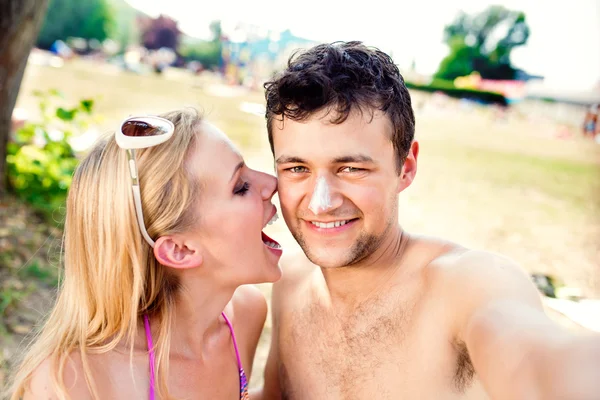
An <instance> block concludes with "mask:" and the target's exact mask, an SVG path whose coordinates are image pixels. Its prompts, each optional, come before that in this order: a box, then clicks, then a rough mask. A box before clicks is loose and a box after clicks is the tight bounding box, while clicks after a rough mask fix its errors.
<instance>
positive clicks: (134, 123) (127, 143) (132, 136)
mask: <svg viewBox="0 0 600 400" xmlns="http://www.w3.org/2000/svg"><path fill="white" fill-rule="evenodd" d="M173 132H175V126H174V125H173V123H172V122H171V121H169V120H167V119H164V118H161V117H156V116H150V115H145V116H135V117H129V118H127V119H126V120H125V121H123V122H122V123H121V125H120V126H119V129H117V131H116V132H115V140H116V142H117V145H118V146H119V147H120V148H122V149H124V150H126V151H127V159H128V162H129V174H130V175H131V188H132V190H133V202H134V206H135V212H136V215H137V221H138V225H139V227H140V231H141V233H142V236H143V237H144V239H145V240H146V242H148V244H149V245H150V246H151V247H154V240H152V238H151V237H150V235H148V231H147V230H146V225H145V224H144V214H143V212H142V197H141V194H140V184H139V180H138V173H137V164H136V161H135V149H145V148H148V147H154V146H157V145H159V144H161V143H164V142H166V141H167V140H169V139H170V138H171V136H173Z"/></svg>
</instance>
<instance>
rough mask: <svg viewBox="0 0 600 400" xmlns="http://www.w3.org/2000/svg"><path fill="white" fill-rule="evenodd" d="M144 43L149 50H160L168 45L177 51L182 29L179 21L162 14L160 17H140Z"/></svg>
mask: <svg viewBox="0 0 600 400" xmlns="http://www.w3.org/2000/svg"><path fill="white" fill-rule="evenodd" d="M140 22H141V29H142V43H143V44H144V47H146V48H147V49H148V50H158V49H160V48H163V47H166V48H169V49H173V51H177V47H178V46H179V39H180V37H181V31H180V30H179V27H178V26H177V21H175V20H173V19H171V18H169V17H167V16H164V15H160V16H159V17H158V18H150V17H146V18H143V19H140Z"/></svg>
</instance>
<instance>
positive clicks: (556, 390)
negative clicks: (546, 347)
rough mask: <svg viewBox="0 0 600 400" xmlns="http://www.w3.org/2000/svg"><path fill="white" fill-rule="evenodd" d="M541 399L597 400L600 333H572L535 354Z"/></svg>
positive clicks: (599, 369) (598, 395)
mask: <svg viewBox="0 0 600 400" xmlns="http://www.w3.org/2000/svg"><path fill="white" fill-rule="evenodd" d="M536 370H537V371H539V372H538V374H536V376H537V377H539V378H538V379H539V388H540V392H541V395H542V396H541V397H542V398H543V399H569V400H571V399H573V400H600V335H593V336H585V337H575V338H573V339H572V340H569V341H567V342H565V343H562V344H561V345H560V346H559V348H557V349H555V351H546V352H545V354H541V356H540V357H538V358H537V365H536Z"/></svg>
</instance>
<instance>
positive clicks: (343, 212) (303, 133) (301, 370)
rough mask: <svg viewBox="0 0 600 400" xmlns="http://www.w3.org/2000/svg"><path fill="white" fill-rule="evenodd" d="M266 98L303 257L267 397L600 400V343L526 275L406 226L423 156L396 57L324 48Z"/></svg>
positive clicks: (286, 202)
mask: <svg viewBox="0 0 600 400" xmlns="http://www.w3.org/2000/svg"><path fill="white" fill-rule="evenodd" d="M265 87H266V99H267V127H268V133H269V140H270V143H271V148H272V150H273V154H274V158H275V163H276V169H277V176H278V179H279V198H280V203H281V209H282V214H283V217H284V219H285V222H286V224H287V226H288V227H289V229H290V231H291V232H292V234H293V236H294V238H295V239H296V240H297V242H298V243H299V245H300V246H301V248H302V250H303V252H304V254H297V255H292V256H287V258H286V259H285V260H282V268H283V270H284V278H283V279H282V280H281V281H280V282H279V283H277V284H276V285H275V286H274V288H273V300H272V317H273V338H272V344H271V350H270V354H269V358H268V361H267V367H266V370H265V386H264V393H262V397H263V398H265V399H280V398H284V399H303V400H304V399H315V400H321V399H369V400H371V399H436V400H440V399H485V398H493V399H544V400H547V399H600V386H599V385H600V383H599V382H600V341H599V338H598V337H597V336H589V337H583V338H576V337H573V336H572V335H571V334H570V333H568V332H566V331H564V330H563V329H561V328H560V327H559V326H557V325H555V324H554V323H553V322H552V321H551V320H549V319H548V318H547V317H546V315H545V314H544V312H543V308H542V303H541V301H540V296H539V294H538V292H537V290H536V288H535V287H534V285H533V284H532V282H531V280H530V279H529V277H528V275H527V274H526V273H525V272H524V271H523V270H522V269H521V268H519V267H518V266H516V265H515V264H514V263H513V262H511V261H510V260H508V259H506V258H504V257H501V256H498V255H494V254H489V253H485V252H481V251H473V250H469V249H466V248H464V247H462V246H460V245H458V244H454V243H451V242H448V241H444V240H439V239H434V238H428V237H422V236H418V235H414V234H409V233H407V232H405V231H403V229H402V227H401V226H400V224H399V223H398V195H399V193H401V192H402V191H403V190H404V189H406V188H407V187H408V186H409V185H410V184H411V182H412V181H413V179H414V177H415V174H416V171H417V159H418V154H419V145H418V142H417V141H415V140H414V129H415V120H414V115H413V111H412V105H411V99H410V95H409V93H408V91H407V89H406V86H405V84H404V81H403V79H402V77H401V75H400V73H399V71H398V69H397V67H396V66H395V65H394V63H393V61H392V60H391V58H390V57H389V56H387V55H386V54H384V53H382V52H381V51H379V50H376V49H372V48H367V47H365V46H364V45H362V44H361V43H359V42H348V43H334V44H327V45H319V46H316V47H314V48H312V49H310V50H308V51H306V52H304V53H302V54H300V55H299V56H296V57H293V58H292V59H291V60H290V63H289V65H288V67H287V68H286V69H285V71H283V73H282V74H281V75H280V76H279V77H277V78H276V79H275V80H274V81H272V82H269V83H267V84H266V85H265ZM448 173H451V172H448ZM442 202H443V199H440V206H442V205H443V203H442ZM465 223H468V221H465ZM253 398H261V393H255V395H254V396H253Z"/></svg>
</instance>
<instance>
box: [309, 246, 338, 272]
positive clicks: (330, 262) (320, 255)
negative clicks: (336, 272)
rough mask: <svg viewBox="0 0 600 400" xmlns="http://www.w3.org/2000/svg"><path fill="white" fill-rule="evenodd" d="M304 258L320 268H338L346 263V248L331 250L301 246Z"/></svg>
mask: <svg viewBox="0 0 600 400" xmlns="http://www.w3.org/2000/svg"><path fill="white" fill-rule="evenodd" d="M302 250H303V251H304V254H306V258H308V260H309V261H310V262H311V263H313V264H315V265H316V266H318V267H321V268H339V267H343V266H345V265H346V260H347V254H345V253H347V251H348V249H340V250H339V251H338V250H335V251H332V249H330V248H328V249H315V248H306V247H303V248H302Z"/></svg>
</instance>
